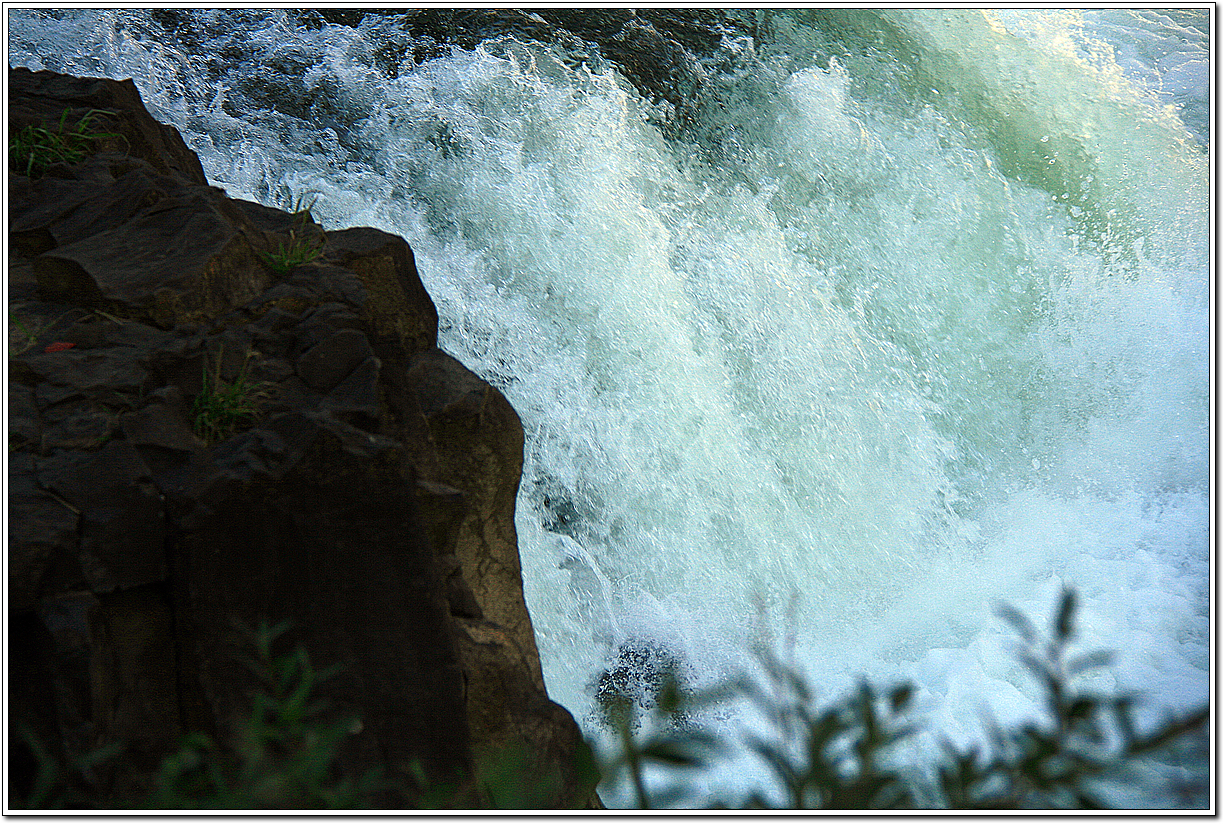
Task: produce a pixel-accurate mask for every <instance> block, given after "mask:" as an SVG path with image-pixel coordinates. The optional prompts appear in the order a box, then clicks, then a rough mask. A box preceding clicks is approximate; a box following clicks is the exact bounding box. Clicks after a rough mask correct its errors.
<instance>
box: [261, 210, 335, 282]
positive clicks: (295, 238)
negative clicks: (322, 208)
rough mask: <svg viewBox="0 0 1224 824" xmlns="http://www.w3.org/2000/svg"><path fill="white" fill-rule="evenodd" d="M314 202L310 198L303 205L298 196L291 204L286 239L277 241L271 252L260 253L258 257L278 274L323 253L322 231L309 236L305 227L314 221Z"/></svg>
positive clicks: (324, 242) (323, 240)
mask: <svg viewBox="0 0 1224 824" xmlns="http://www.w3.org/2000/svg"><path fill="white" fill-rule="evenodd" d="M314 204H315V201H314V200H311V202H310V203H308V204H306V205H303V203H302V197H300V196H299V197H298V199H297V200H296V201H295V202H294V204H293V223H292V225H291V227H290V229H289V238H288V240H285V241H278V242H277V247H276V249H275V250H274V251H272V252H261V253H260V259H262V260H263V262H264V263H266V264H267V265H268V267H269V268H270V269H272V271H274V272H276V273H277V274H278V275H283V274H287V273H288V272H289V271H291V270H292V269H294V268H295V267H298V266H301V265H302V264H303V263H309V262H310V261H312V260H315V259H316V258H318V257H319V256H320V255H322V254H323V247H324V246H325V245H326V241H325V239H324V237H323V235H322V233H320V234H319V235H318V236H310V233H308V232H307V228H306V227H307V226H308V225H310V224H311V223H313V221H314V215H313V213H312V212H311V210H312V209H313V208H314Z"/></svg>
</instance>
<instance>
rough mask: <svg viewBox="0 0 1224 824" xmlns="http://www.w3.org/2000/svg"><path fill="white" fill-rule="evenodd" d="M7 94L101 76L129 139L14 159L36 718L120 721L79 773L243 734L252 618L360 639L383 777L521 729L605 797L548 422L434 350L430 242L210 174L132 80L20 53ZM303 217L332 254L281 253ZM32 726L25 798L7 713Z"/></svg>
mask: <svg viewBox="0 0 1224 824" xmlns="http://www.w3.org/2000/svg"><path fill="white" fill-rule="evenodd" d="M10 94H11V95H12V100H13V111H14V112H17V113H19V115H20V117H21V118H24V120H20V121H18V120H17V119H14V120H13V121H11V123H10V125H12V123H14V122H41V123H47V122H51V120H53V119H55V118H58V116H59V112H62V111H63V110H65V109H67V110H69V111H70V112H71V113H73V115H72V116H75V113H76V112H77V111H82V113H83V111H84V110H87V109H88V108H89V107H97V108H100V107H103V106H105V107H106V109H107V111H108V115H107V118H108V119H107V121H106V123H105V124H103V125H104V126H105V127H106V128H108V129H111V130H114V131H120V132H121V133H122V134H123V135H124V136H125V140H126V143H125V144H124V145H121V146H112V145H110V144H106V145H102V146H100V147H99V149H100V152H99V153H97V154H95V155H93V156H91V157H89V158H86V159H84V160H82V161H81V162H79V163H76V164H73V165H66V164H61V165H60V166H58V167H57V168H56V169H55V173H54V174H53V175H48V176H46V177H43V178H42V179H40V180H29V179H27V178H25V177H23V176H21V175H16V174H10V188H9V194H10V203H11V206H12V209H11V211H10V216H11V219H12V224H11V229H12V235H13V238H14V243H13V244H12V246H11V249H12V253H13V257H11V258H10V261H9V271H10V311H11V315H10V318H11V320H10V335H11V337H10V341H11V342H10V360H9V364H10V371H9V376H10V384H9V414H10V428H9V432H10V440H9V444H10V458H9V470H10V474H9V478H10V496H9V612H10V644H11V646H10V649H11V650H12V651H14V654H16V655H19V656H21V662H20V666H16V667H12V668H10V698H11V701H10V713H11V720H12V721H13V722H14V724H16V725H18V726H19V727H20V728H21V729H24V730H29V731H31V732H33V734H34V735H36V736H37V737H38V738H39V739H40V741H41V742H42V743H43V745H44V746H46V747H48V749H49V751H50V752H51V753H52V755H53V756H54V757H56V758H57V760H58V761H59V762H60V763H70V762H71V761H72V760H73V759H75V758H79V757H80V756H83V755H85V754H86V753H88V752H91V751H93V750H94V749H96V748H97V747H98V746H100V745H105V744H107V743H111V742H124V743H125V744H126V745H127V747H128V749H127V751H126V753H127V754H126V755H125V756H124V757H123V760H122V765H121V767H115V768H113V769H112V768H99V769H98V770H96V771H94V772H93V773H90V775H91V776H92V777H91V778H89V779H88V780H89V781H91V782H93V784H92V785H91V786H89V787H87V788H84V789H87V790H88V791H89V792H90V793H91V794H92V796H93V797H97V798H107V797H108V796H109V797H111V798H114V799H122V798H125V797H130V794H131V793H132V792H134V791H135V790H136V789H137V788H138V787H139V786H140V781H141V780H142V779H141V776H144V779H143V780H147V778H148V776H149V775H150V773H151V771H152V770H154V769H155V768H156V767H157V764H158V763H159V761H160V759H161V758H162V757H164V756H165V755H166V754H167V753H168V752H170V751H171V749H172V748H173V747H174V746H175V742H176V741H177V740H178V738H179V737H180V736H181V735H182V734H183V733H185V732H188V731H202V732H206V733H209V734H212V735H218V736H221V737H222V738H224V737H226V736H227V735H230V734H231V732H232V730H233V729H234V728H235V725H237V724H238V723H239V722H240V721H241V720H242V719H243V718H245V717H246V716H247V713H248V710H249V702H250V695H251V693H252V692H253V691H255V690H256V689H258V688H259V686H260V685H259V684H258V683H257V682H255V681H254V680H253V677H252V675H251V674H250V673H249V672H248V671H247V670H245V669H244V668H243V666H242V665H241V664H240V663H239V659H240V656H241V654H242V653H243V652H244V649H243V644H244V635H243V632H242V629H241V628H242V627H244V626H245V627H248V628H253V627H255V626H257V625H258V624H259V623H260V622H261V621H266V622H268V623H269V624H276V623H279V622H281V621H290V622H291V623H292V629H291V630H290V632H289V634H288V635H287V636H286V638H285V640H286V642H287V643H289V644H300V645H301V646H302V647H303V648H305V650H306V651H307V652H308V654H309V656H310V658H311V660H312V662H314V663H315V665H316V666H317V667H319V668H322V667H325V666H329V665H332V664H335V665H338V666H339V671H338V673H337V674H336V675H335V676H334V677H333V678H331V679H329V680H327V681H325V682H323V683H322V684H321V685H320V686H319V687H318V688H317V691H316V694H317V696H318V697H320V698H322V699H325V700H326V701H327V702H328V705H329V707H330V709H329V713H330V714H329V715H328V716H327V718H331V719H337V718H344V717H348V716H352V715H357V716H360V718H361V720H362V723H361V725H360V727H354V728H352V729H351V730H350V731H349V734H348V736H347V737H346V739H345V740H344V741H343V742H342V745H341V747H340V750H339V752H340V756H339V760H338V763H337V768H338V769H339V770H340V771H341V772H342V773H343V774H346V775H353V776H356V775H360V774H363V773H364V772H366V771H367V770H369V769H371V768H374V767H378V768H380V769H382V770H384V771H385V773H386V774H387V775H388V776H389V777H390V778H392V779H393V780H395V781H397V782H398V786H399V787H400V789H398V790H395V791H388V792H385V793H383V794H381V795H380V796H378V797H377V799H376V801H377V803H379V804H381V805H383V806H404V805H406V804H411V803H414V802H415V801H416V800H417V799H416V796H415V795H414V792H415V791H414V790H412V789H411V788H412V787H413V786H414V779H413V778H412V771H413V767H412V765H413V764H414V763H416V764H419V765H420V766H421V767H422V768H423V769H424V770H425V773H426V777H427V778H428V779H429V780H431V781H435V782H445V781H458V780H460V779H463V778H465V777H467V776H470V774H471V772H472V769H473V765H474V763H475V760H474V753H483V752H486V751H488V750H489V749H490V748H496V747H499V746H509V745H516V744H517V745H522V746H525V747H526V748H527V749H528V750H529V751H530V752H532V753H533V755H532V758H531V759H530V766H531V769H532V770H533V772H532V773H531V775H532V780H536V779H538V780H539V782H540V786H546V787H551V788H553V789H551V790H550V791H549V793H546V795H545V797H544V800H543V801H542V802H541V803H544V804H545V805H546V806H582V805H585V804H587V803H590V802H591V800H592V799H593V790H594V786H593V778H592V777H591V774H590V773H589V771H588V772H584V771H582V770H580V769H579V765H581V764H582V763H583V761H584V759H586V760H589V752H588V751H587V749H586V744H585V743H584V742H583V741H582V738H581V735H580V733H579V731H578V727H577V725H576V724H575V723H574V721H573V719H572V718H571V717H570V716H569V714H568V713H567V712H566V711H565V710H564V709H562V708H561V707H559V706H558V705H556V704H554V703H552V702H551V701H550V700H549V699H548V697H547V695H546V693H545V690H544V684H543V678H542V674H541V669H540V662H539V657H538V653H537V652H536V646H535V637H534V633H533V631H532V628H531V619H530V616H529V615H528V614H527V609H526V605H525V602H524V600H523V593H522V581H521V569H520V564H519V557H518V548H517V543H516V539H515V533H514V499H515V493H516V490H517V488H518V482H519V474H520V472H521V468H522V448H523V432H522V427H521V425H520V424H519V421H518V417H517V415H516V414H515V412H514V410H513V409H512V408H511V406H510V404H509V403H508V402H507V401H506V399H505V398H504V397H503V396H502V395H501V393H500V392H498V391H497V390H496V389H494V388H493V387H491V386H489V385H488V384H486V383H485V382H484V381H482V380H480V379H479V378H478V377H477V376H475V375H474V374H472V373H471V372H470V371H468V370H467V369H466V368H464V367H463V366H462V365H461V364H460V363H458V361H455V360H454V359H453V358H451V357H450V356H449V355H446V354H445V353H443V352H441V351H439V350H438V349H437V346H436V344H437V318H438V316H437V310H436V308H435V307H434V304H433V301H432V300H430V298H429V295H428V294H427V293H426V291H425V289H424V286H423V285H422V284H421V280H420V277H419V275H418V273H417V270H416V265H415V262H414V259H413V255H412V250H411V249H410V248H409V247H408V245H407V244H406V243H405V242H404V241H403V240H402V239H400V238H398V237H395V236H393V235H389V234H387V233H385V232H381V231H378V230H374V229H349V230H345V231H339V232H330V233H324V232H323V231H322V229H321V228H320V227H318V226H316V225H315V224H313V223H311V222H309V221H308V220H304V219H303V217H302V216H301V215H297V216H295V215H290V214H287V213H285V212H281V211H278V210H275V209H269V208H267V207H263V206H260V205H258V204H253V203H246V202H243V201H238V200H233V199H230V198H228V197H226V196H225V194H224V193H223V192H221V191H220V190H218V189H214V188H211V187H209V186H207V184H206V182H205V181H204V179H203V174H202V173H199V171H198V170H199V163H198V160H196V159H195V157H194V155H192V154H190V152H186V154H184V152H185V151H186V149H185V146H184V145H183V144H182V140H181V138H179V137H178V135H177V133H176V132H174V130H173V129H170V128H169V127H163V126H161V125H160V124H156V123H153V122H152V120H151V118H149V117H148V114H147V112H145V111H144V108H143V106H142V105H141V104H140V102H139V98H138V96H136V95H135V90H134V87H133V86H131V83H130V81H127V82H125V83H115V82H114V81H106V80H78V79H74V78H65V77H63V76H60V75H55V74H52V73H49V72H37V73H31V72H27V71H24V70H14V71H11V72H10ZM17 117H18V115H16V114H15V115H14V118H17ZM291 233H292V234H291ZM303 237H305V238H308V239H309V240H310V242H311V243H314V244H317V246H315V247H312V248H316V249H317V250H318V252H319V254H318V255H317V256H316V257H315V259H313V260H308V261H305V262H302V263H300V264H298V265H296V266H292V267H289V268H288V271H283V269H284V268H285V267H281V269H279V270H278V268H277V267H275V266H273V265H272V264H271V262H270V261H269V259H268V256H267V253H268V252H271V251H275V250H277V249H283V248H284V244H285V243H286V242H288V241H289V240H290V239H291V238H303ZM13 342H16V343H17V344H19V345H16V346H14V345H13ZM51 344H55V345H54V346H51ZM226 392H229V393H230V394H231V396H232V397H231V400H230V401H224V400H218V397H219V396H220V395H221V394H223V393H226ZM210 399H211V406H210V405H209V404H208V403H205V401H209V400H210ZM234 399H237V400H238V401H240V402H241V404H242V406H241V407H240V409H239V414H235V415H233V416H232V419H226V420H220V419H219V418H217V417H215V416H216V415H219V414H220V413H221V412H224V411H225V410H226V408H227V407H226V404H227V403H229V404H230V405H231V406H233V405H234ZM231 411H232V410H231ZM9 752H10V759H11V760H10V763H11V765H12V770H11V772H10V775H11V782H12V783H11V786H10V789H11V790H12V791H13V792H15V793H16V794H17V797H25V796H28V793H29V792H30V790H31V788H32V786H33V782H34V778H35V774H36V771H37V761H36V759H34V758H33V753H32V751H31V750H30V749H29V747H28V746H27V745H26V744H25V743H24V741H23V740H22V739H21V738H20V736H19V734H18V733H17V732H15V731H14V727H13V726H12V725H10V742H9ZM81 780H85V779H81ZM468 790H469V792H470V791H472V787H471V786H470V785H469V787H468ZM125 793H126V794H128V795H126V796H125ZM475 797H477V796H473V795H468V796H465V798H469V799H470V798H475Z"/></svg>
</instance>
